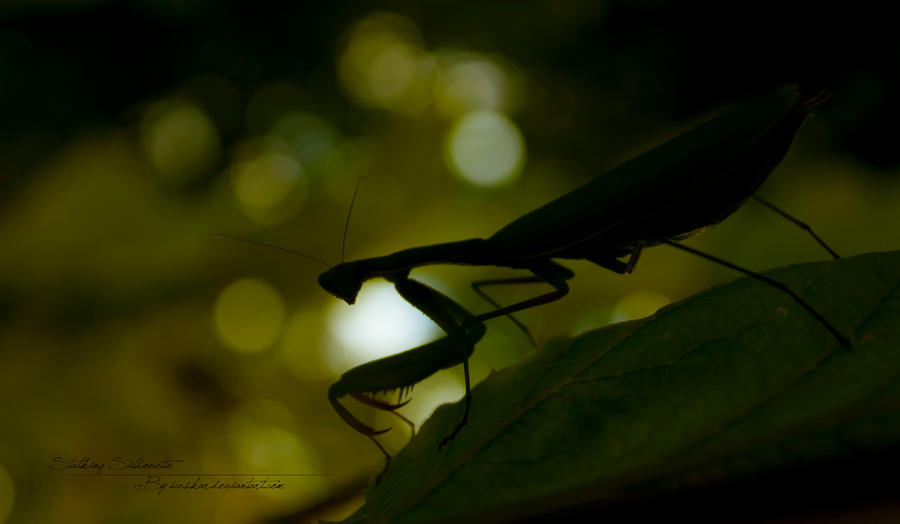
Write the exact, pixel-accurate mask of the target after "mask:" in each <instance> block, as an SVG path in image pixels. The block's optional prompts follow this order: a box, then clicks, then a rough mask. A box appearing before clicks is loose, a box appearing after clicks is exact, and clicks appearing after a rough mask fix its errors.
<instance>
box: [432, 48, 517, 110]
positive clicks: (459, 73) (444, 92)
mask: <svg viewBox="0 0 900 524" xmlns="http://www.w3.org/2000/svg"><path fill="white" fill-rule="evenodd" d="M444 61H445V62H447V65H445V66H444V67H442V69H441V72H440V75H439V77H438V80H437V82H436V85H435V88H434V104H435V108H436V110H437V112H438V113H439V114H441V115H442V116H445V117H447V118H458V117H460V116H462V115H464V114H466V113H468V112H471V111H476V110H492V111H503V110H504V109H505V108H506V107H507V106H508V104H509V100H508V98H509V92H508V91H509V90H510V86H509V83H510V82H509V79H508V78H507V76H506V73H505V72H504V71H503V68H501V67H500V66H499V65H498V64H496V63H494V62H492V61H491V60H489V59H487V58H484V57H481V56H479V55H476V54H474V53H458V54H454V55H450V56H449V57H447V58H446V59H445V60H444Z"/></svg>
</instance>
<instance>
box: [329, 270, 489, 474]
mask: <svg viewBox="0 0 900 524" xmlns="http://www.w3.org/2000/svg"><path fill="white" fill-rule="evenodd" d="M407 275H408V272H407V271H403V272H396V273H392V274H389V275H385V278H387V279H388V280H390V281H392V282H393V283H394V287H395V288H396V289H397V292H398V293H399V294H400V295H401V296H402V297H403V298H405V299H406V300H407V301H408V302H409V303H410V304H412V305H413V306H415V307H416V308H417V309H419V310H420V311H422V312H423V313H424V314H425V315H427V316H428V318H430V319H431V320H433V321H434V322H435V323H436V324H438V325H439V326H440V327H441V328H442V329H443V330H444V331H445V332H446V333H447V335H448V336H447V337H445V338H442V339H440V340H436V341H434V342H430V343H428V344H424V345H422V346H419V347H417V348H413V349H410V350H408V351H405V352H403V353H400V354H397V355H393V356H390V357H385V358H382V359H379V360H376V361H373V362H369V363H366V364H363V365H361V366H358V367H356V368H353V369H351V370H349V371H347V372H346V373H344V374H343V375H342V376H341V378H340V380H338V382H336V383H335V384H334V385H332V386H331V388H329V390H328V397H329V400H330V401H331V404H332V406H334V409H335V411H337V413H338V415H339V416H340V417H341V418H342V419H344V421H345V422H347V424H349V425H350V426H351V427H352V428H353V429H355V430H357V431H359V432H360V433H362V434H364V435H366V436H367V437H369V438H370V439H371V440H372V441H373V442H374V443H375V445H376V446H378V449H380V450H381V452H382V453H384V456H385V458H386V459H387V464H390V460H391V457H390V454H389V453H388V452H387V451H386V450H385V449H384V447H382V445H381V444H380V443H379V442H378V441H377V439H375V436H376V435H380V434H382V433H384V432H386V431H388V430H389V429H390V428H388V429H384V430H376V429H374V428H372V427H370V426H368V425H366V424H364V423H362V422H361V421H360V420H359V419H357V418H356V417H354V416H353V414H351V413H350V412H349V411H348V410H347V408H345V407H344V406H343V405H342V404H341V403H340V402H339V400H338V399H339V398H341V397H343V396H344V395H350V396H352V397H354V398H356V399H357V400H359V401H360V402H362V403H364V404H366V405H369V406H372V407H375V408H378V409H381V410H384V411H389V412H391V413H393V414H394V415H396V416H398V417H400V418H401V419H402V420H404V421H405V422H406V423H407V424H409V425H410V427H411V428H413V430H414V429H415V428H414V424H413V423H412V421H410V420H409V419H407V418H406V417H404V416H403V415H401V414H400V413H397V411H396V410H397V409H399V408H400V407H402V406H404V405H405V404H406V402H398V403H397V404H390V403H387V402H383V401H380V400H377V399H374V398H371V397H370V396H367V394H373V393H375V392H378V391H388V390H393V389H400V390H402V391H405V390H408V389H411V388H412V386H413V385H414V384H415V383H416V382H419V381H421V380H424V379H425V378H427V377H429V376H431V375H432V374H433V373H434V372H435V371H437V370H440V369H444V368H448V367H453V366H455V365H457V364H463V368H464V372H465V380H466V413H465V414H464V416H463V421H462V423H461V425H460V426H459V427H461V426H462V425H465V422H466V420H467V418H468V407H469V406H470V405H471V391H470V389H471V388H470V380H469V362H468V360H469V356H471V354H472V352H474V351H475V343H477V342H478V341H479V340H481V338H482V337H483V336H484V332H485V327H484V325H483V324H482V323H481V322H480V321H478V319H477V318H476V317H475V316H474V315H472V314H471V313H469V312H468V311H467V310H466V309H465V308H463V307H462V306H460V305H459V304H457V303H456V302H454V301H453V300H451V299H450V298H448V297H447V296H445V295H443V294H441V293H440V292H438V291H436V290H434V289H432V288H430V287H428V286H426V285H425V284H422V283H421V282H418V281H416V280H412V279H410V278H408V276H407ZM407 402H408V401H407ZM459 427H457V429H456V430H455V431H454V432H453V434H454V435H455V434H456V432H457V431H459ZM445 440H446V439H445ZM442 444H443V443H442ZM385 470H387V466H385ZM383 473H384V471H382V474H383ZM380 476H381V475H379V478H380Z"/></svg>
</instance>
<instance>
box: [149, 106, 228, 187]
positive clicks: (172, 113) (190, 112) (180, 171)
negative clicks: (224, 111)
mask: <svg viewBox="0 0 900 524" xmlns="http://www.w3.org/2000/svg"><path fill="white" fill-rule="evenodd" d="M141 145H142V147H143V149H144V153H145V154H146V155H147V158H148V159H149V160H150V163H151V164H152V165H153V167H154V168H156V170H157V171H159V172H160V173H161V174H162V175H164V176H166V177H168V178H170V179H172V180H174V181H176V182H180V181H184V180H190V179H192V178H194V177H196V176H199V175H202V174H203V173H205V172H206V171H208V170H209V169H211V168H212V167H213V166H214V165H215V163H216V162H217V161H218V159H219V149H220V143H219V133H218V131H217V129H216V127H215V126H214V125H213V123H212V121H211V120H210V119H209V118H208V117H207V116H206V115H205V114H204V113H203V112H202V111H201V110H200V109H198V108H197V107H195V106H193V105H191V104H188V103H187V102H181V101H176V100H170V101H167V102H162V103H159V104H156V105H154V106H152V107H151V108H150V109H149V110H148V111H147V115H146V116H145V118H144V123H143V126H142V128H141Z"/></svg>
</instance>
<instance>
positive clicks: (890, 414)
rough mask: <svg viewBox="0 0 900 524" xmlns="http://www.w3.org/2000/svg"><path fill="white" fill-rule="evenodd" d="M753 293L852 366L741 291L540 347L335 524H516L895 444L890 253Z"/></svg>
mask: <svg viewBox="0 0 900 524" xmlns="http://www.w3.org/2000/svg"><path fill="white" fill-rule="evenodd" d="M767 275H768V276H769V277H770V278H773V279H775V280H777V281H780V282H783V283H785V284H786V285H787V286H788V287H790V288H791V289H792V290H794V291H795V292H797V293H798V294H799V295H800V296H801V297H803V299H804V300H806V301H808V302H809V303H810V304H811V305H812V307H813V308H815V309H816V310H817V311H819V312H820V313H821V314H822V315H823V316H824V317H825V318H826V319H828V321H830V322H831V323H832V324H833V325H834V326H835V327H836V328H837V329H838V330H839V331H840V332H841V333H844V334H845V336H847V337H849V338H851V340H852V348H847V347H844V346H841V345H839V344H838V342H837V340H836V339H835V338H834V337H833V336H832V335H831V334H830V333H829V332H828V330H827V329H825V328H824V327H823V326H822V324H821V323H819V322H817V321H816V320H815V319H814V318H812V317H811V316H810V315H809V314H808V313H806V312H805V311H804V310H803V309H802V308H800V307H799V306H798V305H797V304H796V303H794V302H793V301H792V299H791V298H790V297H788V296H786V295H785V294H784V293H782V292H780V291H779V290H777V289H774V288H772V287H771V286H768V285H766V284H765V283H762V282H760V281H758V280H754V279H749V278H743V279H740V280H737V281H734V282H731V283H729V284H726V285H722V286H719V287H716V288H712V289H710V290H707V291H705V292H703V293H700V294H698V295H696V296H694V297H691V298H689V299H687V300H684V301H682V302H679V303H677V304H673V305H670V306H668V307H665V308H663V309H661V310H660V311H658V312H657V313H656V314H655V315H653V316H651V317H648V318H645V319H642V320H636V321H631V322H623V323H620V324H615V325H611V326H608V327H605V328H603V329H599V330H596V331H592V332H589V333H587V334H584V335H582V336H579V337H576V338H572V339H556V340H553V341H551V342H550V343H549V344H548V345H547V346H545V347H544V348H542V349H540V350H538V351H537V352H536V353H535V354H534V355H532V356H531V357H530V358H528V359H526V360H524V361H522V362H520V363H518V364H516V365H514V366H511V367H509V368H507V369H505V370H503V371H501V372H498V373H495V374H493V375H492V376H490V377H488V378H487V379H486V380H484V381H483V382H482V383H481V384H479V385H478V386H477V387H475V388H474V389H473V391H472V396H473V402H472V411H471V414H470V418H469V423H468V425H466V426H465V427H464V428H463V429H462V431H460V433H459V435H458V436H457V437H456V439H455V440H454V441H453V442H452V443H451V444H450V445H449V446H447V447H446V448H445V449H444V450H443V451H442V452H439V451H438V449H437V446H438V442H439V441H440V440H441V439H442V438H443V437H445V436H447V435H448V434H449V433H450V432H451V431H452V430H453V427H454V426H455V425H456V424H457V422H458V421H459V420H460V419H461V416H462V413H463V407H462V402H459V403H456V404H454V405H445V406H442V407H441V408H440V409H438V410H437V411H436V412H435V414H434V416H432V418H431V419H429V420H428V421H427V422H426V423H425V424H424V426H423V428H422V431H421V432H420V434H419V435H418V436H417V437H416V438H415V439H413V440H412V441H411V442H410V444H409V445H408V446H407V447H406V448H404V449H403V450H402V451H401V452H400V453H399V454H398V455H397V456H396V457H394V459H393V461H392V463H391V466H390V468H389V469H388V471H387V473H386V474H385V475H384V477H383V479H382V481H381V483H380V484H378V485H374V486H372V487H371V488H370V489H369V490H368V492H367V502H366V504H365V505H364V506H363V507H362V508H361V509H360V510H359V511H358V512H356V513H355V514H354V515H353V516H351V518H350V519H348V520H347V522H392V523H406V522H409V523H412V522H433V521H442V520H454V521H456V520H476V521H482V520H492V519H494V518H499V516H503V517H504V518H509V517H510V516H516V517H525V516H528V515H534V514H537V513H540V512H544V511H547V510H548V509H553V508H560V507H564V506H566V505H568V504H572V503H584V502H590V501H595V502H598V501H602V502H604V503H605V502H612V503H616V502H620V501H625V500H634V499H641V498H644V497H650V496H655V495H658V494H661V493H662V494H665V493H667V492H672V490H677V489H683V488H684V487H686V486H687V487H697V486H707V485H713V484H715V483H717V482H718V483H720V482H723V481H729V480H731V479H740V478H745V477H747V476H748V475H758V474H760V473H765V472H767V471H777V470H778V469H777V468H784V467H787V466H791V465H796V464H803V463H810V462H814V461H821V460H826V459H829V458H833V457H839V456H846V455H847V454H852V453H855V452H862V451H866V450H871V449H874V448H876V447H880V446H890V445H896V444H898V443H900V380H898V379H900V343H898V340H900V294H898V282H900V252H893V253H873V254H866V255H861V256H857V257H853V258H846V259H841V260H834V261H828V262H819V263H809V264H800V265H796V266H792V267H788V268H784V269H779V270H775V271H771V272H769V273H767ZM479 350H481V351H484V350H485V348H479ZM598 516H602V515H598Z"/></svg>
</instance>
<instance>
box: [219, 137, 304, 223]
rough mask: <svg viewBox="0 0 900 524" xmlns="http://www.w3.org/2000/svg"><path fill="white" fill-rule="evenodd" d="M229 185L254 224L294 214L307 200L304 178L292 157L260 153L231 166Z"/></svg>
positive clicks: (283, 219)
mask: <svg viewBox="0 0 900 524" xmlns="http://www.w3.org/2000/svg"><path fill="white" fill-rule="evenodd" d="M231 187H232V189H234V194H235V196H237V199H238V203H239V204H240V207H241V209H242V210H243V211H244V214H246V215H247V216H248V217H249V218H251V219H252V220H254V221H255V222H257V223H260V224H265V225H271V224H277V223H280V222H284V221H285V220H287V219H288V218H290V217H291V216H293V215H294V214H295V213H296V212H297V211H298V210H299V209H300V207H301V206H302V204H303V201H304V200H305V199H306V191H307V180H306V175H305V174H304V172H303V168H302V167H301V166H300V164H299V163H298V162H297V161H296V160H294V159H293V158H291V157H289V156H287V155H283V154H280V153H262V154H260V155H259V156H256V157H255V158H252V159H250V160H246V161H243V162H238V163H236V164H235V165H234V166H232V168H231Z"/></svg>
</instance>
